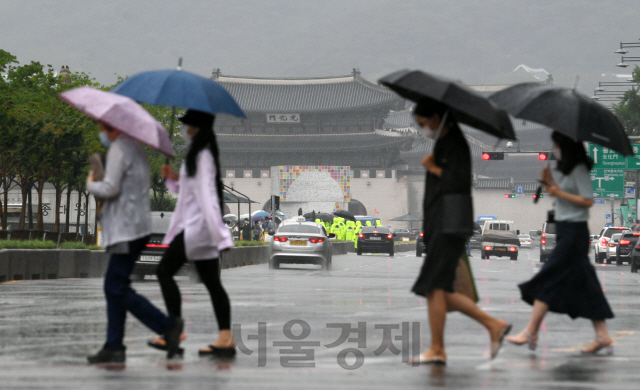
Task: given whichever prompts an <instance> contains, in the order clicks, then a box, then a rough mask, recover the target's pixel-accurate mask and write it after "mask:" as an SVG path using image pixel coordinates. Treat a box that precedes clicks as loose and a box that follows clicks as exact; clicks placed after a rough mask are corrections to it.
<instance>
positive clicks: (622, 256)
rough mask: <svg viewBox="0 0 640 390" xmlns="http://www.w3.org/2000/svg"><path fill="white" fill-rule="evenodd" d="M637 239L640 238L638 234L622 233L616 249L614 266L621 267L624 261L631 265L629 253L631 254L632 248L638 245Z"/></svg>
mask: <svg viewBox="0 0 640 390" xmlns="http://www.w3.org/2000/svg"><path fill="white" fill-rule="evenodd" d="M638 237H640V233H631V232H626V233H623V234H622V236H620V240H618V246H617V248H616V259H615V260H616V265H622V263H623V262H625V261H626V262H628V263H629V264H631V263H632V261H631V252H633V248H634V247H635V246H636V244H637V243H638ZM607 262H608V261H607Z"/></svg>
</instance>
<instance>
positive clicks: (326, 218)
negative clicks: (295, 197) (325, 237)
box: [304, 213, 333, 222]
mask: <svg viewBox="0 0 640 390" xmlns="http://www.w3.org/2000/svg"><path fill="white" fill-rule="evenodd" d="M304 217H305V218H308V219H311V218H313V214H312V213H306V214H305V215H304ZM316 219H319V220H321V221H322V222H333V215H331V214H327V213H316V217H315V219H313V220H314V222H315V220H316Z"/></svg>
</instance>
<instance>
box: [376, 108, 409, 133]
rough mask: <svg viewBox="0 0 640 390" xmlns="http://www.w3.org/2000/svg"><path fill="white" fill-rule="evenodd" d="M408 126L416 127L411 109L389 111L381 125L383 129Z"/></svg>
mask: <svg viewBox="0 0 640 390" xmlns="http://www.w3.org/2000/svg"><path fill="white" fill-rule="evenodd" d="M408 127H414V128H415V127H416V121H415V120H414V119H413V115H411V110H402V111H391V112H390V113H389V115H388V116H387V117H386V118H385V120H384V124H383V125H382V128H383V129H406V128H408Z"/></svg>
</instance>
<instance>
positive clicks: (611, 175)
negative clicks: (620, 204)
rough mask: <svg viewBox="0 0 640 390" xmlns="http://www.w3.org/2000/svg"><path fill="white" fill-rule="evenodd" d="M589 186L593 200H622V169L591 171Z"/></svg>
mask: <svg viewBox="0 0 640 390" xmlns="http://www.w3.org/2000/svg"><path fill="white" fill-rule="evenodd" d="M591 184H592V185H593V197H594V198H611V199H622V194H623V190H624V170H623V169H593V170H592V171H591Z"/></svg>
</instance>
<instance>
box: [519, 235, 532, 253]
mask: <svg viewBox="0 0 640 390" xmlns="http://www.w3.org/2000/svg"><path fill="white" fill-rule="evenodd" d="M518 240H520V248H529V249H531V247H532V246H533V240H532V239H531V236H530V235H528V234H518Z"/></svg>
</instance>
